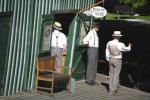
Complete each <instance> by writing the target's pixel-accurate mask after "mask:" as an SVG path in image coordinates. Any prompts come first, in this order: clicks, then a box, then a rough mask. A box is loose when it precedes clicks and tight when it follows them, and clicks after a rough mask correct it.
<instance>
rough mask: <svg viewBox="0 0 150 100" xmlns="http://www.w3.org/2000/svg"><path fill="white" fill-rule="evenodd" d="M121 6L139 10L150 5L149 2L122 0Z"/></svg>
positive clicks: (146, 0)
mask: <svg viewBox="0 0 150 100" xmlns="http://www.w3.org/2000/svg"><path fill="white" fill-rule="evenodd" d="M120 3H121V4H125V5H130V6H131V7H133V8H134V9H139V8H141V7H143V6H144V5H146V4H147V3H148V0H120Z"/></svg>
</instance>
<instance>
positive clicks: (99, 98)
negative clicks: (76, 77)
mask: <svg viewBox="0 0 150 100" xmlns="http://www.w3.org/2000/svg"><path fill="white" fill-rule="evenodd" d="M97 82H98V83H99V84H100V85H99V86H89V85H87V84H85V81H84V80H80V81H76V84H75V88H76V89H75V93H74V94H70V95H66V91H61V92H57V93H55V95H54V97H52V96H50V94H49V93H47V92H39V93H38V94H36V93H35V92H33V91H31V92H20V93H19V94H14V95H11V96H6V97H0V100H150V93H146V92H142V91H139V90H137V89H130V88H126V87H123V86H120V85H119V87H118V92H119V95H118V96H111V95H110V94H109V93H108V91H107V87H108V79H107V77H105V76H103V75H100V74H98V75H97Z"/></svg>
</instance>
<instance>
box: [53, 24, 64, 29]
mask: <svg viewBox="0 0 150 100" xmlns="http://www.w3.org/2000/svg"><path fill="white" fill-rule="evenodd" d="M53 26H54V28H55V29H57V30H62V27H56V26H55V25H53Z"/></svg>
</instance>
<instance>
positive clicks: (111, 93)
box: [109, 91, 119, 96]
mask: <svg viewBox="0 0 150 100" xmlns="http://www.w3.org/2000/svg"><path fill="white" fill-rule="evenodd" d="M109 94H110V95H112V96H118V95H119V94H118V93H117V92H116V91H111V92H109Z"/></svg>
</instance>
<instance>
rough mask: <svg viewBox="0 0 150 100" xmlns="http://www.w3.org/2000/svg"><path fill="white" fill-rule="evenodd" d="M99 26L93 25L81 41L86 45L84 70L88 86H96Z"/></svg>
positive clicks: (97, 24)
mask: <svg viewBox="0 0 150 100" xmlns="http://www.w3.org/2000/svg"><path fill="white" fill-rule="evenodd" d="M99 28H100V24H99V23H94V24H93V25H92V30H90V31H89V32H88V34H87V35H86V37H85V38H84V39H83V43H84V44H87V45H88V51H87V57H88V59H87V67H86V68H87V70H86V81H85V83H86V84H88V85H91V86H93V85H98V83H97V82H96V72H97V62H98V47H99V38H98V35H97V32H98V31H99Z"/></svg>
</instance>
